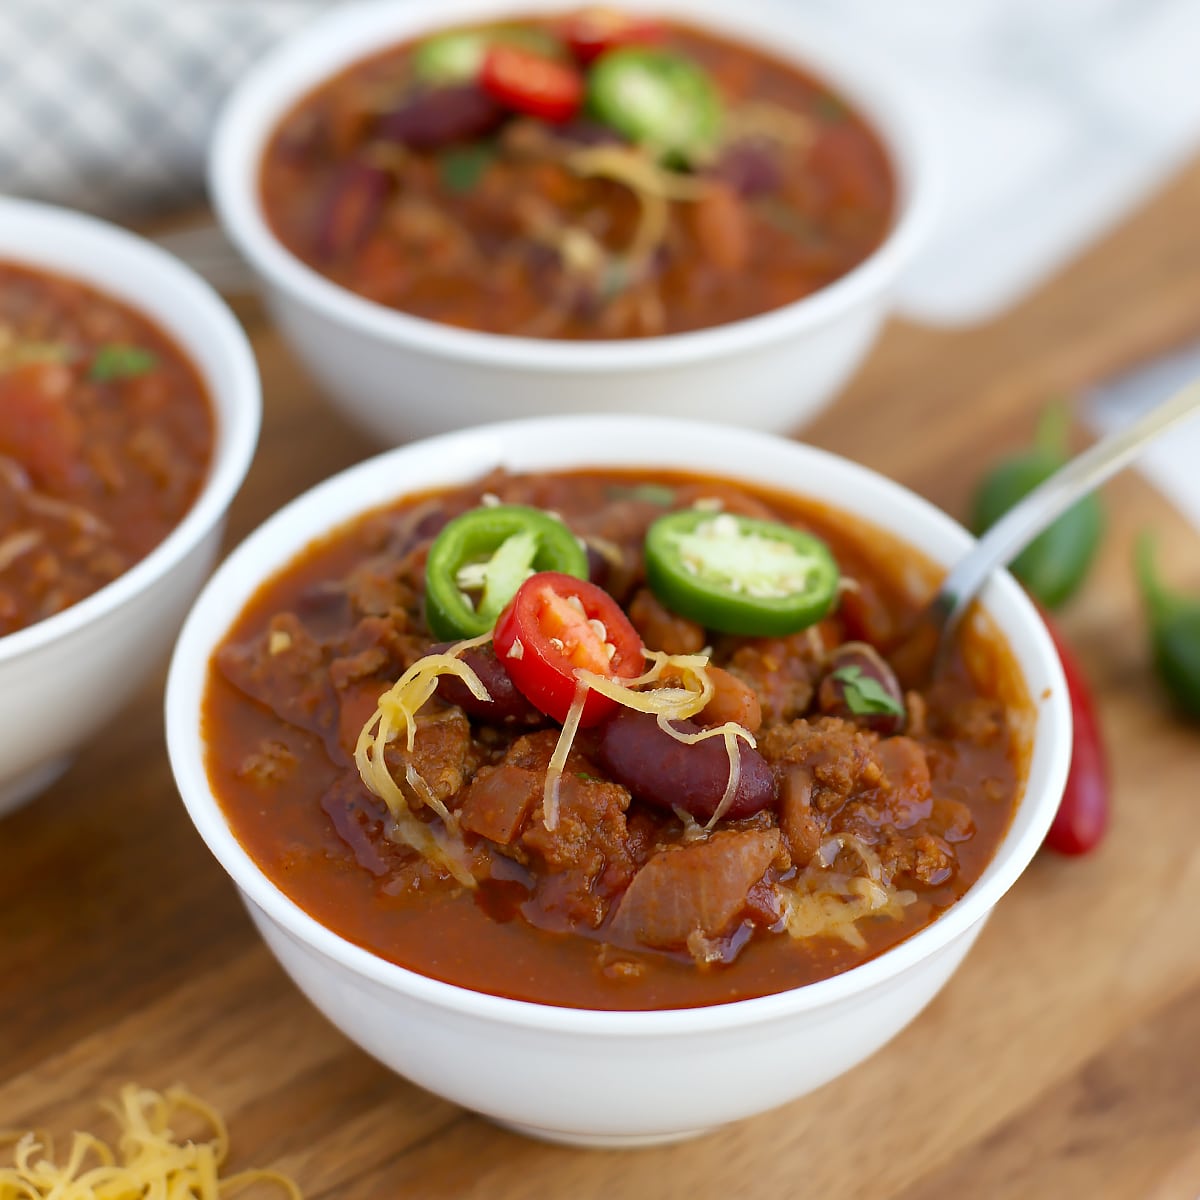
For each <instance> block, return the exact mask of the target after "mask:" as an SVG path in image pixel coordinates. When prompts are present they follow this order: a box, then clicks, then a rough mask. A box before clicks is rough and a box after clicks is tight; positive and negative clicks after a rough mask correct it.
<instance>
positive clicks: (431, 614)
mask: <svg viewBox="0 0 1200 1200" xmlns="http://www.w3.org/2000/svg"><path fill="white" fill-rule="evenodd" d="M538 571H561V572H562V573H563V574H566V575H574V576H575V577H576V578H577V579H586V578H587V576H588V561H587V552H586V551H585V550H584V548H583V547H582V546H581V545H580V544H579V540H578V539H577V538H576V537H575V535H574V534H573V533H572V532H571V531H570V530H569V529H568V528H567V527H566V525H564V524H563V523H562V521H560V520H558V519H557V518H556V517H552V516H550V515H549V514H548V513H544V512H542V510H541V509H538V508H528V507H526V506H525V505H521V504H499V505H495V506H494V507H491V508H486V507H485V508H473V509H471V511H470V512H465V513H463V514H462V516H460V517H455V519H454V520H453V521H451V522H450V523H449V524H448V525H446V526H445V528H444V529H443V530H442V531H441V533H439V534H438V536H437V537H436V539H434V543H433V545H432V546H430V548H429V557H428V558H427V559H426V562H425V620H426V622H427V623H428V625H429V628H430V630H431V631H432V632H433V634H434V636H435V637H437V638H440V639H442V640H443V641H449V640H451V639H455V638H464V637H477V636H478V635H479V634H481V633H487V631H488V630H489V629H491V627H492V626H493V625H494V624H495V623H496V618H497V617H498V616H499V615H500V613H501V611H502V610H503V608H504V606H505V605H506V604H507V603H508V602H509V601H510V600H511V599H512V598H513V595H514V594H515V593H516V591H517V589H518V588H519V587H520V586H521V584H522V583H524V582H525V580H526V579H528V578H529V576H530V575H533V574H535V573H536V572H538Z"/></svg>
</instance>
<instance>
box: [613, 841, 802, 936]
mask: <svg viewBox="0 0 1200 1200" xmlns="http://www.w3.org/2000/svg"><path fill="white" fill-rule="evenodd" d="M782 853H784V847H783V838H782V837H781V836H780V833H779V830H777V829H729V830H723V831H722V832H720V833H716V834H713V836H712V837H710V838H707V839H706V840H704V841H700V842H688V843H685V844H682V845H678V846H670V847H668V848H666V849H664V850H660V851H659V852H658V853H657V854H655V855H654V856H653V857H652V858H651V859H650V860H649V862H647V863H646V865H645V866H644V867H642V869H641V870H640V871H638V873H637V874H636V875H635V876H634V878H633V882H632V883H631V884H630V885H629V888H628V890H627V891H626V892H625V895H624V897H623V898H622V900H621V903H620V906H619V907H618V909H617V914H616V916H615V917H614V918H613V924H612V929H613V933H614V934H615V935H616V936H617V937H619V938H621V939H623V940H629V941H633V942H636V943H638V944H640V945H643V946H651V947H654V948H656V949H682V948H686V947H687V946H688V940H689V938H693V935H695V934H697V933H699V934H700V936H701V937H703V938H706V939H715V938H723V937H727V936H729V934H731V933H732V932H733V931H734V930H735V929H736V927H737V925H738V924H739V923H740V921H741V920H742V918H743V915H744V914H745V913H746V912H747V910H748V909H750V908H751V907H752V901H751V897H750V892H751V889H752V888H754V887H755V885H756V884H758V883H761V882H762V880H763V877H764V876H765V874H766V872H767V868H768V867H770V866H771V864H772V863H773V862H774V861H775V860H776V859H777V858H778V857H779V856H780V855H781V854H782ZM693 940H694V938H693Z"/></svg>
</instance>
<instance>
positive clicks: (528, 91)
mask: <svg viewBox="0 0 1200 1200" xmlns="http://www.w3.org/2000/svg"><path fill="white" fill-rule="evenodd" d="M479 82H480V84H481V86H482V87H483V90H484V91H485V92H486V93H487V94H488V95H489V96H491V97H492V99H493V100H496V101H497V102H498V103H500V104H503V105H504V106H505V107H506V108H511V109H513V110H514V111H516V112H522V113H528V114H529V115H530V116H531V117H540V118H541V119H542V120H543V121H549V122H551V123H552V124H556V125H557V124H562V123H563V122H565V121H569V120H570V119H571V118H572V117H573V116H575V114H576V113H577V112H578V111H579V109H580V106H581V105H582V104H583V76H582V75H581V74H580V73H579V71H578V70H577V69H576V68H575V67H574V66H571V65H569V64H567V63H560V62H554V61H553V60H552V59H549V58H546V57H544V56H543V55H541V54H535V53H533V52H532V51H529V50H524V49H522V48H521V47H520V46H492V47H491V49H490V50H488V52H487V55H486V56H485V58H484V60H483V71H482V74H481V75H480V80H479Z"/></svg>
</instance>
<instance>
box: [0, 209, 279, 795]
mask: <svg viewBox="0 0 1200 1200" xmlns="http://www.w3.org/2000/svg"><path fill="white" fill-rule="evenodd" d="M0 258H3V259H6V260H10V261H13V262H18V263H21V264H23V265H25V266H28V267H30V268H32V269H33V270H35V271H36V270H43V271H49V272H52V273H54V274H58V275H64V276H68V277H70V278H72V279H77V280H79V281H80V282H82V283H85V284H88V285H89V286H91V287H93V288H95V289H97V290H98V291H101V292H104V293H106V294H108V295H110V296H113V297H115V298H116V299H118V300H121V301H123V302H124V303H126V304H128V305H129V306H130V307H132V308H134V309H136V310H137V311H138V312H140V313H143V314H144V315H145V316H147V317H148V318H149V319H150V320H152V321H154V322H155V323H157V324H158V325H160V326H161V327H162V328H163V329H164V330H165V331H166V332H167V333H168V334H170V335H171V337H172V338H173V339H174V340H175V342H176V343H177V344H178V345H179V347H180V349H181V350H182V351H183V352H184V354H186V355H187V357H188V358H189V359H191V361H192V362H193V363H195V365H196V367H197V368H198V370H199V372H200V377H201V379H202V380H203V381H204V384H205V386H206V388H207V390H208V394H209V397H210V398H211V400H212V403H213V407H214V410H215V416H216V426H217V429H216V440H215V444H214V447H213V461H212V464H211V466H210V468H209V473H208V478H207V480H206V482H205V484H204V488H203V490H202V491H201V493H200V495H199V496H198V497H197V499H196V502H195V504H193V506H192V508H191V510H190V511H189V512H188V513H187V514H186V516H184V518H183V520H182V521H181V522H180V523H179V524H178V525H177V526H176V527H175V528H174V529H173V530H172V531H171V532H170V533H169V534H168V535H167V537H166V538H165V539H164V540H163V541H162V542H161V543H160V544H159V545H158V546H156V547H155V548H154V549H153V550H152V551H151V552H150V553H149V554H148V555H147V556H146V557H145V558H143V559H142V560H141V562H138V563H136V564H135V565H134V566H133V567H131V568H130V569H129V570H128V571H126V572H125V573H124V574H123V575H121V576H120V577H119V578H117V579H115V580H114V581H113V582H112V583H110V584H108V585H107V586H106V587H102V588H101V589H100V590H99V591H97V592H94V593H93V594H92V595H90V596H88V597H86V598H85V599H83V600H81V601H79V603H77V604H74V605H72V606H71V607H70V608H67V609H64V610H63V611H62V612H60V613H56V614H55V615H54V616H52V617H48V618H46V619H45V620H44V621H39V622H38V623H37V624H35V625H31V626H29V627H28V628H26V629H19V630H17V632H15V633H10V634H8V636H7V637H4V638H0V729H2V730H3V731H4V732H3V736H2V737H0V813H3V812H5V811H7V810H8V809H11V808H15V807H16V806H17V805H18V804H20V803H21V802H22V801H24V800H27V799H29V798H30V797H32V796H34V795H36V794H37V793H38V792H39V791H41V790H42V789H43V788H44V787H46V786H47V785H48V784H49V783H50V782H51V781H52V780H53V779H54V778H55V777H56V776H57V775H58V774H59V773H60V772H62V771H63V770H64V769H65V767H66V766H67V765H68V763H69V762H70V761H71V758H72V757H73V755H74V754H75V752H76V751H77V750H78V748H79V747H80V746H81V745H83V743H84V742H86V741H87V739H88V738H90V737H91V736H92V735H93V734H94V733H95V732H96V731H97V730H99V729H100V727H101V726H102V725H103V724H104V723H105V722H106V721H108V720H110V719H111V718H112V717H113V716H115V715H116V713H117V712H118V711H119V710H120V709H121V708H122V706H123V705H124V704H125V703H126V702H127V701H128V700H129V699H130V698H131V697H132V696H133V694H134V693H135V692H136V690H137V689H138V688H139V687H140V686H141V685H142V684H143V683H144V682H145V681H146V679H147V677H148V676H149V674H150V672H151V671H153V670H154V668H155V666H156V665H158V664H159V663H161V661H162V659H163V657H164V656H165V655H166V653H167V650H168V649H169V648H170V645H171V640H172V638H173V637H174V636H175V634H176V632H177V631H178V629H179V626H180V623H181V622H182V621H183V616H184V613H185V612H186V611H187V607H188V605H189V604H190V603H191V601H192V599H193V598H194V597H195V595H196V592H197V591H199V589H200V584H201V582H202V581H203V580H204V577H205V576H206V575H207V574H208V572H209V570H210V569H211V567H212V564H213V560H214V559H215V558H216V554H217V548H218V546H219V543H220V540H221V532H222V530H223V528H224V523H225V513H226V510H227V509H228V507H229V503H230V501H231V500H232V499H233V497H234V495H235V494H236V492H237V490H238V488H239V487H240V486H241V483H242V480H243V479H244V478H245V475H246V471H247V469H248V468H249V466H250V460H251V458H252V457H253V455H254V447H255V444H256V442H257V440H258V427H259V420H260V416H261V410H262V398H261V392H260V388H259V380H258V370H257V368H256V366H255V363H254V354H253V352H252V351H251V349H250V344H249V342H248V341H247V340H246V335H245V334H244V333H243V332H242V330H241V327H240V326H239V325H238V323H237V321H235V320H234V318H233V315H232V314H231V313H230V311H229V310H228V309H227V308H226V307H225V305H224V304H223V303H222V301H221V299H220V297H218V296H217V294H216V293H215V292H214V291H213V290H212V289H211V288H210V287H209V286H208V285H207V284H206V283H205V282H204V281H203V280H202V279H200V278H199V277H198V276H196V275H195V274H193V272H191V271H190V270H188V268H187V267H185V266H184V265H183V264H182V263H180V262H179V261H178V260H176V259H175V258H173V257H171V255H169V254H167V253H165V252H164V251H162V250H160V249H158V248H157V247H155V246H153V245H151V244H150V243H149V242H146V241H143V240H142V239H141V238H138V237H135V236H134V235H133V234H131V233H126V232H125V231H124V230H122V229H118V228H117V227H116V226H114V225H109V224H106V223H105V222H103V221H97V220H95V219H94V218H92V217H86V216H83V215H81V214H79V213H75V212H71V211H69V210H67V209H59V208H52V207H49V206H47V205H43V204H33V203H29V202H26V201H18V200H7V199H0Z"/></svg>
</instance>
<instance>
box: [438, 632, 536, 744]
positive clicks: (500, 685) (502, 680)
mask: <svg viewBox="0 0 1200 1200" xmlns="http://www.w3.org/2000/svg"><path fill="white" fill-rule="evenodd" d="M453 644H454V643H453V642H440V643H438V644H437V645H434V646H431V647H430V653H431V654H437V653H440V652H442V651H445V650H447V649H448V648H449V647H450V646H452V645H453ZM459 657H460V658H461V659H462V661H463V662H464V663H466V664H467V666H468V667H470V668H471V670H472V671H474V672H475V674H476V675H478V676H479V681H480V683H482V684H483V686H484V687H485V688H487V692H488V695H489V696H491V699H490V700H479V699H477V698H476V697H475V696H474V695H473V694H472V692H471V689H470V688H468V687H467V685H466V684H465V683H463V681H462V680H461V679H459V678H458V676H457V675H443V676H441V678H439V680H438V689H437V691H438V695H439V696H440V697H441V698H442V699H443V700H445V701H446V703H447V704H457V705H458V707H459V708H461V709H462V710H463V712H465V713H466V714H467V715H468V716H471V717H478V718H479V719H480V720H481V721H488V722H490V723H491V724H493V725H540V724H541V723H542V720H543V717H542V714H541V713H539V712H538V711H537V709H536V708H534V707H533V705H532V704H530V703H529V701H528V700H526V699H525V697H524V696H523V695H522V694H521V693H520V692H519V691H517V687H516V684H514V683H513V681H512V680H511V679H510V678H509V675H508V672H507V671H506V670H505V669H504V664H503V663H502V662H501V661H500V660H499V659H498V658H497V657H496V651H495V649H494V648H493V646H492V643H491V642H487V643H485V644H484V645H482V646H475V647H472V649H470V650H467V651H466V652H465V653H464V654H462V655H460V656H459Z"/></svg>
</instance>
